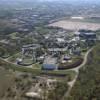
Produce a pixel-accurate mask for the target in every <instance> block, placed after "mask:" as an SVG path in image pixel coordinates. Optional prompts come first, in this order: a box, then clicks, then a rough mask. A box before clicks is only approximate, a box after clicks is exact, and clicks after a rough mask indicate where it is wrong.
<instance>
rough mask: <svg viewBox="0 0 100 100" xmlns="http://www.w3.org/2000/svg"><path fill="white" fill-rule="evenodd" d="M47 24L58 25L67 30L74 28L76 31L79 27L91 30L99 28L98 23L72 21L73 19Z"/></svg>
mask: <svg viewBox="0 0 100 100" xmlns="http://www.w3.org/2000/svg"><path fill="white" fill-rule="evenodd" d="M49 26H53V27H60V28H64V29H67V30H74V31H77V30H79V29H88V30H93V31H95V30H98V29H100V24H99V23H92V22H82V21H73V20H62V21H58V22H55V23H52V24H50V25H49Z"/></svg>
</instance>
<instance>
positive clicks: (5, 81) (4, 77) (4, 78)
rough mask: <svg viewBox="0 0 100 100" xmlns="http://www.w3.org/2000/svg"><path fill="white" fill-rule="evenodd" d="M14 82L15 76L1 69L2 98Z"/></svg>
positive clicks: (0, 88) (0, 93) (0, 91)
mask: <svg viewBox="0 0 100 100" xmlns="http://www.w3.org/2000/svg"><path fill="white" fill-rule="evenodd" d="M13 81H14V75H13V74H11V73H10V72H8V71H5V70H1V69H0V97H2V96H3V94H4V93H5V92H6V91H7V89H8V88H9V87H10V86H11V85H12V83H13Z"/></svg>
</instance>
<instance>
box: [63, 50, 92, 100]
mask: <svg viewBox="0 0 100 100" xmlns="http://www.w3.org/2000/svg"><path fill="white" fill-rule="evenodd" d="M92 50H93V48H91V49H89V50H88V51H87V52H86V54H85V55H84V61H83V63H82V64H81V65H79V66H78V67H77V68H73V69H69V70H73V71H75V72H76V76H75V78H74V80H73V81H71V82H68V85H69V89H68V90H67V92H66V93H65V94H64V96H63V98H62V100H64V98H65V97H68V96H69V94H70V92H71V90H72V87H73V86H74V84H75V82H76V80H77V78H78V75H79V69H80V68H82V67H83V66H84V65H85V64H86V63H87V58H88V55H89V53H90V52H91V51H92Z"/></svg>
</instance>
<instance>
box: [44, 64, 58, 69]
mask: <svg viewBox="0 0 100 100" xmlns="http://www.w3.org/2000/svg"><path fill="white" fill-rule="evenodd" d="M56 68H57V66H56V65H55V64H43V65H42V70H55V69H56Z"/></svg>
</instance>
